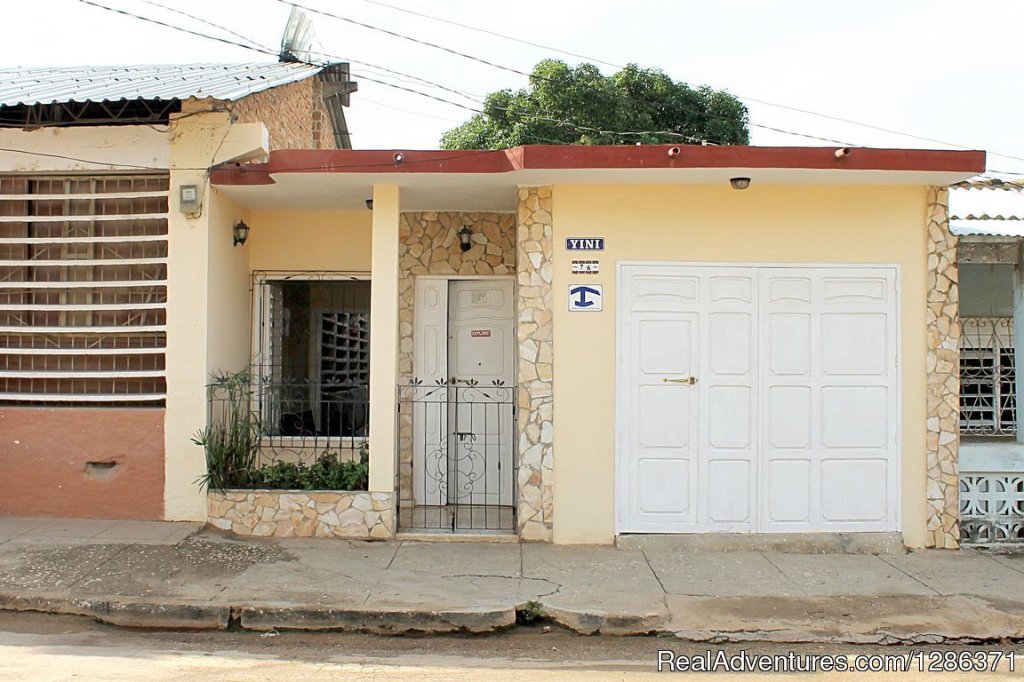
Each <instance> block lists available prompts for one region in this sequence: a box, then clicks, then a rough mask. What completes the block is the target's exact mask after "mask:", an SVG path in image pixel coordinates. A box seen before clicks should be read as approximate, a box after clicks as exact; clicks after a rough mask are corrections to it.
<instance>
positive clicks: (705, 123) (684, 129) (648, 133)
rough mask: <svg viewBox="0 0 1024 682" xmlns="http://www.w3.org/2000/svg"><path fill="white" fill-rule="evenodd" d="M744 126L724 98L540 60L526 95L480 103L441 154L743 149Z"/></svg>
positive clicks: (658, 80) (647, 73) (737, 107)
mask: <svg viewBox="0 0 1024 682" xmlns="http://www.w3.org/2000/svg"><path fill="white" fill-rule="evenodd" d="M747 119H748V116H747V108H746V106H745V105H744V104H743V103H742V102H740V100H738V99H737V98H736V97H734V96H733V95H730V94H729V93H728V92H725V91H722V90H714V89H712V88H709V87H707V86H702V87H691V86H690V85H687V84H686V83H683V82H680V81H674V80H672V78H670V77H669V76H668V75H667V74H666V73H665V72H663V71H661V70H660V69H650V68H642V67H640V66H637V65H636V64H629V65H627V66H625V67H624V68H623V69H622V70H621V71H619V72H618V73H615V74H611V75H604V74H603V73H601V70H600V69H598V68H597V66H595V65H593V64H586V63H584V64H579V65H576V66H570V65H568V64H566V63H565V62H562V61H558V60H553V59H546V60H544V61H542V62H540V63H539V64H537V65H536V66H535V67H534V69H533V73H531V74H530V82H529V87H527V88H525V89H520V90H515V91H513V90H508V89H506V90H498V91H496V92H492V93H490V94H489V95H487V97H486V99H485V100H484V105H483V110H482V111H481V112H480V113H477V114H474V115H473V116H472V117H471V118H469V120H467V121H466V122H465V123H463V124H462V125H460V126H458V127H456V128H453V129H452V130H449V131H448V132H446V133H445V134H444V136H443V137H442V138H441V148H442V149H503V148H505V147H515V146H516V145H521V144H640V143H643V144H681V143H689V142H696V141H698V140H702V139H703V140H708V141H710V142H714V143H716V144H747V143H748V142H749V140H750V133H749V130H748V120H747ZM621 131H626V132H621ZM629 131H632V132H629Z"/></svg>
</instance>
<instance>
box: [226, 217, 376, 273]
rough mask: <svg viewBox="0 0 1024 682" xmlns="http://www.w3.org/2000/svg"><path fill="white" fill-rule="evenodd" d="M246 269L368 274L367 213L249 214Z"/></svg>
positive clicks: (368, 235) (370, 220)
mask: <svg viewBox="0 0 1024 682" xmlns="http://www.w3.org/2000/svg"><path fill="white" fill-rule="evenodd" d="M250 218H251V220H247V221H246V222H248V223H249V225H250V226H251V227H252V232H251V233H250V235H249V241H248V243H247V244H246V248H247V249H248V250H249V254H250V256H249V266H250V268H251V269H252V270H337V271H342V272H364V273H365V272H369V271H370V225H371V222H372V220H373V212H372V211H367V210H362V211H253V212H252V214H251V215H250Z"/></svg>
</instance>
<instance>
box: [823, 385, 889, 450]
mask: <svg viewBox="0 0 1024 682" xmlns="http://www.w3.org/2000/svg"><path fill="white" fill-rule="evenodd" d="M889 407H890V406H889V391H888V389H887V388H886V387H884V386H824V387H822V389H821V420H822V429H821V430H822V444H823V445H824V446H825V447H827V448H884V447H886V445H887V442H888V435H889V428H888V421H889Z"/></svg>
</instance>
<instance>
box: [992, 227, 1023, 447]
mask: <svg viewBox="0 0 1024 682" xmlns="http://www.w3.org/2000/svg"><path fill="white" fill-rule="evenodd" d="M1013 357H1014V367H1015V369H1016V371H1015V375H1016V376H1015V382H1016V384H1015V386H1014V390H1015V392H1016V395H1017V406H1016V410H1017V414H1016V415H1015V416H1016V418H1017V442H1018V443H1022V444H1024V428H1021V426H1022V425H1024V371H1021V370H1022V369H1024V248H1021V247H1018V250H1017V262H1016V264H1015V265H1014V266H1013ZM997 409H998V406H997Z"/></svg>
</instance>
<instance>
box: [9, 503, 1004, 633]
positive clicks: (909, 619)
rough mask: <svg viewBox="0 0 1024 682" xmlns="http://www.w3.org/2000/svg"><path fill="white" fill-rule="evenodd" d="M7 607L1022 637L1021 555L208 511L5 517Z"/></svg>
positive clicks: (172, 615)
mask: <svg viewBox="0 0 1024 682" xmlns="http://www.w3.org/2000/svg"><path fill="white" fill-rule="evenodd" d="M0 609H7V610H32V611H44V612H53V613H65V614H68V613H70V614H81V615H87V616H91V617H94V618H97V619H99V620H102V621H105V622H109V623H113V624H117V625H126V626H141V627H167V628H226V627H229V626H238V627H242V628H246V629H251V630H270V629H285V628H290V629H337V630H362V631H370V632H381V633H403V632H453V631H465V632H489V631H494V630H499V629H502V628H506V627H510V626H512V625H513V624H514V623H515V622H516V612H517V610H518V611H520V614H521V616H522V615H540V616H541V617H542V618H544V619H548V620H549V621H551V622H554V623H557V624H560V625H563V626H565V627H568V628H571V629H572V630H575V631H577V632H580V633H587V634H591V633H602V634H620V635H621V634H641V633H643V634H647V633H659V634H674V635H675V636H677V637H680V638H684V639H690V640H697V641H716V642H726V641H779V642H850V643H895V642H941V641H997V640H1001V639H1020V638H1024V618H1022V616H1024V556H1010V555H989V554H986V553H984V552H979V551H960V552H950V551H925V552H913V553H910V554H902V555H901V554H891V555H879V556H871V555H848V554H813V555H812V554H786V553H779V552H699V551H694V550H693V549H684V548H681V547H678V546H676V547H673V546H672V543H671V542H667V543H641V544H640V545H639V546H636V547H634V548H630V549H617V548H614V547H582V546H579V547H565V546H552V545H542V544H518V543H487V542H472V543H469V542H432V543H427V542H410V541H405V542H378V543H368V542H346V541H342V540H320V539H287V540H243V539H240V538H236V537H233V536H227V535H224V534H221V533H219V532H214V531H209V530H204V529H202V528H201V527H200V526H199V525H198V524H172V523H151V522H130V521H93V520H62V519H28V518H0Z"/></svg>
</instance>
